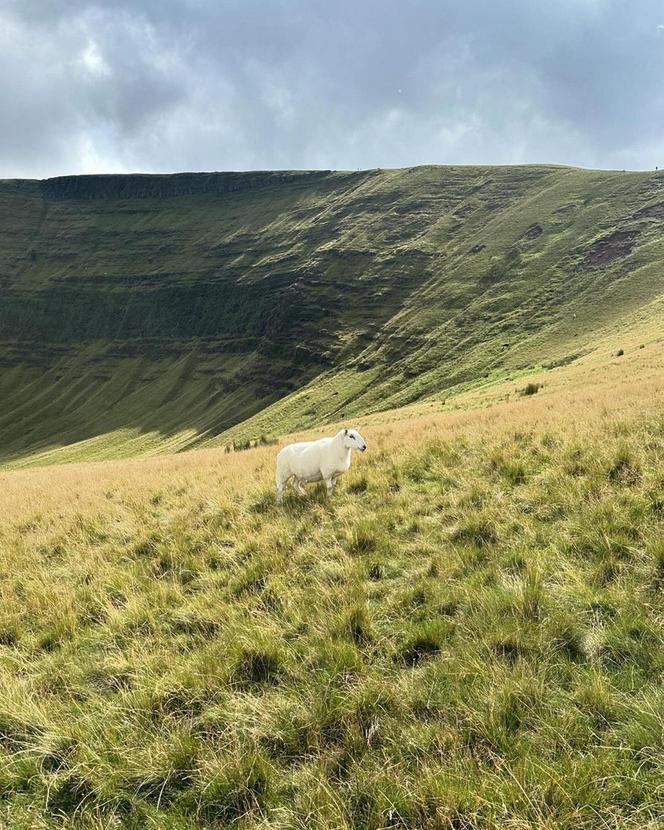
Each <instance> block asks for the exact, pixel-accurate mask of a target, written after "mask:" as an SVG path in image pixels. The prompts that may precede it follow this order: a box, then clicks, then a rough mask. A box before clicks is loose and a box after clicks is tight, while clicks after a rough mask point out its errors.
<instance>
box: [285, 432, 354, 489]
mask: <svg viewBox="0 0 664 830" xmlns="http://www.w3.org/2000/svg"><path fill="white" fill-rule="evenodd" d="M366 448H367V445H366V442H365V440H364V438H362V436H361V435H360V433H359V432H358V431H357V430H356V429H341V430H339V432H337V434H336V435H335V436H334V437H332V438H320V439H319V440H318V441H301V442H300V443H297V444H288V445H287V446H285V447H284V448H283V449H282V450H281V452H280V453H279V454H278V455H277V475H276V481H277V502H278V503H279V504H281V502H282V501H283V498H284V487H285V485H286V483H287V482H288V480H289V479H293V487H294V488H295V489H296V490H297V492H298V493H300V495H303V496H304V495H306V490H305V489H304V488H303V487H302V484H303V483H307V482H310V481H324V482H325V484H326V486H327V495H328V497H329V496H331V495H332V493H333V492H334V485H335V483H336V480H337V478H338V476H340V475H341V474H342V473H345V472H346V470H347V469H348V468H349V467H350V456H351V451H352V450H360V452H364V451H365V450H366Z"/></svg>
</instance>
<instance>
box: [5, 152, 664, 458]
mask: <svg viewBox="0 0 664 830" xmlns="http://www.w3.org/2000/svg"><path fill="white" fill-rule="evenodd" d="M663 175H664V174H659V173H621V172H597V171H584V170H576V169H569V168H562V167H502V168H488V167H485V168H479V167H457V168H451V167H421V168H413V169H408V170H373V171H363V172H357V173H329V172H313V173H246V174H242V173H237V174H232V173H227V174H222V173H220V174H182V175H177V176H83V177H71V178H66V177H65V178H61V179H53V180H48V181H44V182H27V181H5V182H1V183H0V231H1V232H0V296H1V298H2V302H1V303H0V396H2V400H3V404H4V405H3V408H2V412H0V463H4V464H5V465H8V464H13V465H24V464H34V463H44V462H45V461H48V462H53V461H64V460H77V459H78V460H84V459H94V458H108V457H126V456H132V455H136V454H152V453H155V452H164V451H169V450H178V449H183V448H185V447H190V446H195V445H200V444H205V443H208V444H209V443H212V444H214V443H224V442H226V441H228V440H230V439H232V438H236V439H240V440H246V439H248V438H255V437H258V436H259V435H260V434H261V433H266V434H269V435H276V434H283V433H286V432H289V431H292V430H294V429H301V428H305V427H309V426H312V425H314V424H316V423H321V422H325V421H334V420H339V419H342V418H347V417H356V416H358V415H360V414H365V413H370V412H373V411H377V410H380V409H385V408H388V407H394V406H401V405H404V404H407V403H409V402H412V401H416V400H422V399H426V398H432V397H433V398H435V399H442V398H449V397H450V396H451V395H453V394H455V393H458V392H460V391H465V390H467V389H468V388H473V387H477V386H478V385H479V384H484V383H486V382H487V381H494V380H501V379H504V378H506V377H516V376H518V375H519V374H520V373H523V372H524V371H527V370H529V369H531V368H532V367H545V368H546V367H551V370H552V371H553V369H555V367H556V366H557V365H561V364H566V363H569V362H573V361H575V360H577V359H579V356H583V355H585V354H588V353H592V352H593V350H596V349H597V348H598V343H599V342H600V341H602V342H603V338H606V335H607V332H611V331H616V330H617V331H620V330H621V327H623V326H625V325H628V326H630V327H632V328H633V325H634V324H635V321H638V319H639V317H640V316H642V315H643V313H644V310H647V309H650V310H651V311H652V312H653V314H654V313H655V311H656V313H657V314H659V311H658V308H659V307H658V306H657V305H653V303H654V302H655V301H656V300H657V298H658V297H659V296H660V295H661V266H660V263H661V261H662V256H663V255H664V249H663V248H664V237H663V236H662V233H661V222H662V218H663V217H664V207H663V205H664V197H663V196H662V192H661V188H662V184H663V183H664V178H663V177H662V176H663ZM653 319H655V318H653ZM660 319H661V318H660V317H656V320H660Z"/></svg>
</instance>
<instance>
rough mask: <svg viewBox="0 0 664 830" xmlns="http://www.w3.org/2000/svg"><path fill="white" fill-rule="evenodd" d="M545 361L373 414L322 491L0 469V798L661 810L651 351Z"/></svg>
mask: <svg viewBox="0 0 664 830" xmlns="http://www.w3.org/2000/svg"><path fill="white" fill-rule="evenodd" d="M546 377H547V378H548V377H549V375H546ZM550 377H551V378H552V379H553V382H552V383H549V381H548V380H547V381H546V383H545V386H544V388H543V389H540V390H539V391H538V392H537V393H536V394H533V395H512V396H511V398H510V400H509V401H507V402H505V401H502V402H498V403H494V404H493V405H492V406H490V407H488V408H485V409H483V410H481V411H474V412H472V411H470V412H469V411H462V410H459V411H457V412H450V413H446V412H441V411H439V409H440V408H439V407H436V406H433V407H432V406H431V404H430V403H428V404H422V405H418V406H415V407H410V408H408V409H406V410H401V411H394V412H391V413H383V414H377V415H374V416H372V417H369V418H366V419H365V426H364V433H365V434H366V437H367V439H368V442H369V452H368V453H367V454H366V455H364V456H361V457H359V458H357V459H356V461H355V464H354V466H353V468H352V470H351V471H350V473H349V474H348V475H347V476H346V478H345V480H344V481H343V484H342V485H341V486H340V489H339V492H338V493H337V494H336V495H335V498H334V499H333V500H332V501H331V502H327V501H325V499H324V498H323V497H322V494H321V492H320V490H319V491H315V492H314V493H313V495H312V496H311V498H309V499H307V500H301V499H296V498H294V497H291V498H290V499H289V500H288V501H287V503H286V505H285V506H284V507H283V508H278V507H277V506H276V505H275V503H274V497H273V485H272V471H273V461H274V454H275V448H274V447H261V448H258V449H255V450H250V451H247V452H238V453H231V454H227V453H224V452H223V451H222V450H220V449H206V450H199V451H194V452H189V453H183V454H181V455H175V456H163V457H159V458H154V459H144V460H131V461H123V462H118V461H116V462H107V463H101V464H82V465H68V466H59V467H49V468H44V469H37V470H18V471H6V472H2V473H0V510H1V511H2V514H3V522H2V524H1V525H0V563H1V565H0V570H1V571H2V574H3V578H2V580H0V596H1V602H0V824H2V823H3V822H4V823H5V824H6V826H8V827H12V830H14V828H16V830H23V828H33V827H43V828H57V827H62V826H67V827H72V828H80V830H83V828H85V829H86V830H88V828H89V829H90V830H91V829H92V828H95V830H101V828H109V829H110V828H117V827H122V828H143V827H148V826H155V827H159V828H169V830H194V828H201V827H219V828H221V827H227V826H229V825H232V826H237V827H245V828H249V827H265V828H282V829H283V830H285V828H301V829H302V830H303V829H304V828H307V829H309V828H321V830H322V829H323V828H325V830H328V828H340V829H341V828H348V830H350V828H366V829H367V830H369V829H370V830H379V828H397V827H402V828H406V827H407V828H434V829H435V828H440V829H441V830H443V828H444V829H445V830H448V829H449V828H464V829H465V830H490V829H491V828H495V829H496V830H497V829H498V828H501V830H502V828H505V827H513V828H523V830H527V829H528V828H532V829H533V830H535V828H537V829H538V830H542V828H548V829H549V830H554V828H555V830H561V829H563V828H569V830H597V828H613V829H614V830H618V828H620V830H626V828H633V830H637V828H638V829H639V830H642V829H643V828H649V830H654V829H655V827H659V826H661V823H662V821H664V790H663V789H662V778H661V770H662V765H663V763H664V717H663V712H664V696H663V692H662V689H663V688H664V686H663V685H662V679H663V677H662V673H663V670H664V630H663V626H662V623H663V618H662V590H663V589H664V546H663V545H662V538H663V532H664V501H663V489H662V488H663V482H664V461H663V459H664V454H663V448H664V443H663V442H664V421H663V420H662V416H661V412H662V408H663V406H664V366H663V365H662V356H661V349H660V348H659V347H658V346H655V345H652V346H648V345H646V347H645V348H644V349H638V348H634V349H628V350H627V352H626V354H625V355H624V356H623V357H621V358H617V357H616V358H614V359H613V360H612V361H610V362H605V363H604V364H600V363H592V361H590V360H589V359H586V362H585V363H582V364H580V365H578V366H577V365H576V364H571V365H570V366H567V367H563V368H561V369H560V370H559V371H558V374H556V373H555V372H551V374H550ZM556 378H558V381H556V380H555V379H556ZM556 382H557V383H559V385H558V386H557V387H556V386H555V383H556ZM519 383H520V385H521V383H522V381H520V382H519ZM469 394H472V393H469Z"/></svg>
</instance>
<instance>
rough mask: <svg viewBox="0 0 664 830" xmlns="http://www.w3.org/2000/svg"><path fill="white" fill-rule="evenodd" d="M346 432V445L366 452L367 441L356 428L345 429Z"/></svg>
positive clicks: (348, 447) (351, 448) (350, 448)
mask: <svg viewBox="0 0 664 830" xmlns="http://www.w3.org/2000/svg"><path fill="white" fill-rule="evenodd" d="M343 433H344V447H346V448H347V449H349V450H360V452H364V451H365V450H366V448H367V442H366V441H365V440H364V438H362V436H361V435H360V433H359V432H358V431H357V430H356V429H345V430H344V431H343Z"/></svg>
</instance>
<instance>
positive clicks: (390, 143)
mask: <svg viewBox="0 0 664 830" xmlns="http://www.w3.org/2000/svg"><path fill="white" fill-rule="evenodd" d="M637 5H638V7H639V13H638V14H637V13H635V9H634V8H632V7H628V6H626V5H625V4H623V3H620V2H618V0H559V2H557V3H552V4H534V3H532V2H530V0H511V2H507V0H505V1H504V2H499V0H491V1H490V0H466V2H464V3H463V4H461V3H458V2H453V1H452V0H438V2H436V3H433V2H430V0H410V2H409V3H403V2H402V0H399V2H397V0H364V2H362V3H359V4H358V3H354V2H350V0H327V2H323V0H161V1H160V2H158V1H157V0H117V2H116V3H114V4H113V6H111V4H107V3H103V2H101V0H98V1H97V2H93V0H51V2H49V3H48V4H45V3H43V1H42V0H6V2H5V4H3V7H2V10H0V73H1V77H2V78H3V85H2V88H0V107H1V108H2V109H1V111H2V113H3V130H2V131H0V176H5V177H10V176H36V177H42V176H47V175H56V174H63V173H78V172H110V171H119V170H126V171H129V170H139V171H172V170H185V169H188V170H215V169H216V170H221V169H256V168H309V167H326V168H345V169H354V168H359V167H392V166H410V165H414V164H422V163H454V164H459V163H519V162H560V163H570V164H579V165H585V166H593V167H620V168H622V167H654V166H655V164H661V163H662V162H663V161H664V139H663V138H662V136H664V131H663V130H662V127H663V126H664V125H663V124H662V112H663V110H662V92H661V91H660V83H659V79H660V78H661V76H662V71H663V70H664V53H662V49H661V40H660V38H659V34H660V32H661V26H662V25H663V24H660V23H659V20H660V19H661V18H660V17H659V13H660V11H661V9H660V8H659V3H658V2H656V0H639V2H638V3H637Z"/></svg>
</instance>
